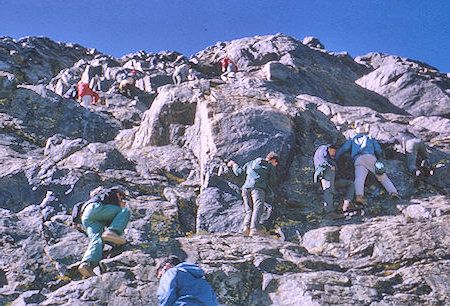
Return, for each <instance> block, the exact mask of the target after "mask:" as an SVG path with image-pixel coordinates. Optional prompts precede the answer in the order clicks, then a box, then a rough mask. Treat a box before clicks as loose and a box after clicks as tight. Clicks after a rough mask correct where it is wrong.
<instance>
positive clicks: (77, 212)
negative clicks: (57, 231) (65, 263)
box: [71, 202, 86, 225]
mask: <svg viewBox="0 0 450 306" xmlns="http://www.w3.org/2000/svg"><path fill="white" fill-rule="evenodd" d="M85 203H86V202H78V203H77V204H75V205H74V206H73V208H72V219H71V222H72V225H76V224H81V215H82V214H83V210H84V207H86V206H85V205H84V204H85Z"/></svg>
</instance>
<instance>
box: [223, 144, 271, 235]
mask: <svg viewBox="0 0 450 306" xmlns="http://www.w3.org/2000/svg"><path fill="white" fill-rule="evenodd" d="M278 161H279V158H278V155H277V154H276V153H275V152H270V153H269V154H267V156H266V158H265V159H263V158H261V157H259V158H257V159H255V160H252V161H249V162H247V163H246V164H245V165H244V166H242V167H240V166H239V165H238V164H237V163H236V162H234V161H232V160H230V161H229V162H228V164H227V166H228V167H231V168H232V169H233V172H234V174H235V175H236V176H240V175H241V174H243V173H245V174H246V177H245V183H244V185H243V186H242V200H243V202H244V208H245V218H244V229H243V234H244V236H264V234H263V233H262V232H261V225H260V222H259V221H260V218H261V214H262V212H263V207H264V199H265V194H266V193H267V192H269V191H270V189H272V190H273V189H274V188H275V187H276V184H277V175H276V169H275V167H277V166H278Z"/></svg>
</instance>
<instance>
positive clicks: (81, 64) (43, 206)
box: [0, 34, 450, 306]
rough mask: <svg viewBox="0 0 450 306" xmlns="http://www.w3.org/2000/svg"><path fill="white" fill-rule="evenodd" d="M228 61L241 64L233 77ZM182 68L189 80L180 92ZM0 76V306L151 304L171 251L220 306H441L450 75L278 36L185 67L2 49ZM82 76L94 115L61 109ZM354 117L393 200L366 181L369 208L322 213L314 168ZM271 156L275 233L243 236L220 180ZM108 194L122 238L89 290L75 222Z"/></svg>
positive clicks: (73, 48) (271, 227)
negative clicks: (401, 138) (425, 167)
mask: <svg viewBox="0 0 450 306" xmlns="http://www.w3.org/2000/svg"><path fill="white" fill-rule="evenodd" d="M224 57H228V58H231V59H232V60H234V61H235V62H236V64H237V66H238V67H239V71H238V72H237V74H236V78H235V79H234V80H232V81H228V82H224V81H222V80H221V79H220V78H219V76H220V65H219V64H218V63H219V61H220V60H221V59H222V58H224ZM189 60H190V61H191V62H192V63H194V64H195V69H196V70H197V71H198V72H199V76H200V77H199V79H198V80H195V81H187V82H184V83H182V84H181V85H178V86H177V85H173V84H172V79H171V75H172V73H173V71H174V69H175V67H176V66H177V65H179V64H180V63H183V62H184V63H187V62H188V61H189ZM124 69H128V70H131V69H135V70H138V71H139V78H138V80H137V81H136V87H137V94H136V95H135V96H134V97H132V98H127V97H125V96H122V95H120V94H119V93H117V89H118V86H119V84H118V81H117V76H118V74H119V73H120V72H121V71H123V70H124ZM0 71H1V74H0V152H1V154H0V209H1V214H0V233H1V235H0V246H1V248H0V304H2V305H154V304H157V299H156V296H155V293H156V289H157V286H158V280H157V279H156V278H155V276H154V272H155V259H156V258H158V257H161V256H164V255H167V254H168V253H171V252H174V253H176V254H179V255H180V256H183V255H184V257H186V258H187V260H188V261H192V262H197V263H198V264H199V265H200V266H201V267H202V268H203V269H204V270H205V272H206V274H207V275H206V278H207V280H208V281H209V282H210V284H211V285H212V287H213V288H214V290H215V291H216V293H217V296H218V300H219V302H220V303H221V304H229V305H336V304H344V305H380V306H381V305H447V304H448V303H449V296H450V255H449V254H450V226H449V225H450V205H449V204H450V201H449V198H448V195H449V191H450V189H449V188H450V180H449V179H448V177H449V174H450V172H449V169H450V168H449V166H450V164H449V156H450V155H449V154H450V78H449V75H448V74H445V73H441V72H439V71H438V70H437V69H436V68H433V67H431V66H429V65H427V64H425V63H422V62H420V61H416V60H411V59H407V58H401V57H398V56H391V55H387V54H382V53H370V54H368V55H365V56H358V57H356V58H352V57H351V56H350V55H349V54H348V53H346V52H342V53H335V52H330V51H327V50H326V49H325V47H324V45H323V44H322V43H321V42H320V41H319V40H318V39H316V38H312V37H308V38H305V39H304V40H303V41H299V40H297V39H295V38H293V37H289V36H285V35H282V34H276V35H270V36H256V37H252V38H243V39H238V40H234V41H231V42H218V43H216V44H215V45H213V46H210V47H208V48H206V49H205V50H203V51H200V52H198V53H197V54H195V55H194V56H192V57H191V59H188V58H186V57H185V56H184V55H182V54H180V53H178V52H171V51H164V52H159V53H147V52H144V51H141V52H138V53H134V54H129V55H126V56H124V57H122V58H114V57H111V56H109V55H106V54H103V53H101V52H98V51H97V50H95V49H87V48H84V47H82V46H80V45H77V44H67V43H57V42H53V41H51V40H50V39H48V38H45V37H27V38H22V39H20V40H14V39H12V38H10V37H3V38H0ZM80 79H82V80H85V81H92V80H95V82H96V83H95V85H96V86H97V87H96V88H97V92H98V93H99V94H100V97H101V99H102V101H104V103H103V104H96V105H90V106H89V108H83V107H82V106H81V105H79V104H78V103H77V102H76V101H74V100H72V99H66V98H63V96H62V95H63V94H64V93H65V92H66V91H67V90H68V89H69V88H70V87H71V86H72V85H73V84H76V83H77V82H78V81H79V80H80ZM359 123H365V124H369V125H370V128H371V129H370V132H371V134H372V135H373V136H374V137H375V138H377V139H378V140H379V142H380V143H381V145H382V146H383V148H384V149H385V151H386V165H387V167H388V175H389V177H390V178H391V179H392V181H393V182H394V184H395V185H396V187H397V189H398V190H399V193H400V194H401V196H402V199H401V200H398V201H394V200H392V199H391V198H390V197H389V196H388V195H386V194H385V192H384V189H383V188H382V187H381V185H379V183H378V182H377V181H376V180H375V179H374V178H373V177H369V179H368V181H367V183H366V195H367V199H368V202H369V204H368V206H367V207H366V209H365V214H364V215H362V216H354V217H352V218H350V219H329V218H326V217H325V216H324V215H323V214H322V213H321V205H320V203H321V197H322V196H321V193H320V192H317V188H316V186H315V185H314V184H313V182H312V177H313V173H314V169H313V168H314V167H313V164H312V156H313V154H314V151H315V149H316V148H317V147H318V146H319V145H322V144H325V143H330V142H337V143H338V144H342V143H343V142H344V141H345V137H349V136H352V135H353V133H354V132H353V127H355V125H356V124H359ZM402 131H409V132H410V133H412V134H414V135H415V136H416V137H419V138H421V139H422V140H423V141H424V142H425V144H426V145H427V146H428V148H429V150H430V152H431V154H430V159H431V162H432V164H433V165H434V166H435V167H436V169H435V170H436V173H435V175H434V176H432V177H429V178H426V179H424V181H422V182H420V184H417V182H414V179H413V178H412V177H411V176H410V174H409V173H408V171H407V169H406V167H405V163H404V161H403V158H404V157H403V156H402V155H401V154H398V153H396V152H395V151H393V150H391V149H390V148H391V146H390V145H389V144H388V141H389V140H391V139H392V138H393V137H394V136H396V135H397V134H398V133H400V132H402ZM272 150H273V151H277V152H279V154H280V157H281V162H280V167H279V169H278V174H279V177H280V187H279V194H280V197H279V198H278V199H277V200H276V201H274V202H273V203H272V204H273V207H274V212H273V213H272V217H271V218H270V219H269V220H268V221H267V222H266V224H265V226H266V229H267V231H266V232H267V233H268V234H270V235H271V238H263V237H261V238H260V237H257V238H255V237H244V236H242V235H241V234H239V232H240V230H241V223H242V219H243V206H242V200H241V197H240V193H239V182H236V181H228V180H225V179H224V178H223V177H218V176H217V169H218V167H219V166H220V164H221V162H222V159H233V160H235V161H236V162H238V163H240V164H242V163H244V162H245V161H248V160H250V159H253V158H256V157H259V156H263V155H265V154H267V152H269V151H272ZM351 174H352V173H351V171H350V176H351ZM415 183H416V184H415ZM115 185H121V186H123V187H124V188H125V189H126V190H127V192H128V196H127V198H126V204H127V206H128V207H129V208H130V209H131V211H132V217H131V220H130V223H129V224H128V227H127V229H126V230H125V234H124V235H125V238H126V239H127V240H128V241H129V243H128V244H126V245H124V246H123V247H122V248H120V249H111V248H108V247H107V249H106V250H105V256H104V257H105V258H104V259H103V260H102V264H101V268H102V269H101V270H102V271H97V272H98V273H100V272H101V274H100V276H98V277H91V278H89V279H86V280H82V279H81V277H80V275H79V274H78V273H77V270H76V263H77V261H78V260H80V259H81V256H82V254H83V252H84V250H85V249H86V246H87V243H88V239H87V237H86V236H84V235H83V234H82V233H80V232H78V231H76V230H75V229H74V228H72V227H71V226H70V225H69V219H70V217H69V212H70V210H71V209H72V207H73V205H74V204H76V203H77V202H79V201H85V200H87V199H88V198H89V192H90V191H91V190H93V189H94V188H96V187H98V186H106V187H111V186H115ZM337 200H340V198H339V197H338V199H337Z"/></svg>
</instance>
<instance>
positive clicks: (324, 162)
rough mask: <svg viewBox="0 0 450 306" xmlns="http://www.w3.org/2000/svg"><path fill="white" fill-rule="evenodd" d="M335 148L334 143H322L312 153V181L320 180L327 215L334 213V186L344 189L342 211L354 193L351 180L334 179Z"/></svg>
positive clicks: (347, 206) (345, 209)
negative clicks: (313, 171) (313, 170)
mask: <svg viewBox="0 0 450 306" xmlns="http://www.w3.org/2000/svg"><path fill="white" fill-rule="evenodd" d="M336 151H337V148H336V147H335V146H334V145H329V144H327V145H322V146H320V147H318V148H317V150H316V152H315V153H314V168H315V170H316V171H315V173H314V182H317V181H318V180H320V184H321V187H322V190H323V205H324V208H325V212H326V213H327V214H328V215H331V214H333V213H334V210H335V207H334V202H333V200H334V199H333V198H334V193H335V191H336V190H335V188H336V187H337V188H344V189H345V190H346V193H345V196H344V203H343V205H342V211H343V212H347V211H348V208H349V206H350V203H351V201H352V199H353V196H354V194H355V185H354V183H353V181H350V180H346V179H336V172H337V163H336V160H335V155H336Z"/></svg>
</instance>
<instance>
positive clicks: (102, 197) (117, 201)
mask: <svg viewBox="0 0 450 306" xmlns="http://www.w3.org/2000/svg"><path fill="white" fill-rule="evenodd" d="M123 196H124V192H123V191H122V190H121V189H120V188H119V187H113V188H110V189H106V190H103V191H101V192H100V193H99V194H97V195H96V196H94V197H93V198H91V199H90V200H89V201H87V202H86V204H85V205H83V206H85V207H83V208H82V211H83V212H82V216H81V223H82V225H83V228H84V230H85V232H86V233H87V235H88V237H89V246H88V248H87V250H86V252H85V253H84V256H83V259H82V260H81V264H80V265H79V266H78V271H79V272H80V273H81V275H83V277H85V278H88V277H91V276H95V275H96V274H95V273H94V271H93V269H94V268H95V267H96V266H97V265H98V263H99V262H100V260H101V259H102V255H103V242H104V241H106V242H110V243H113V244H116V245H122V244H125V243H126V240H125V238H123V237H120V235H122V233H123V230H124V229H125V227H126V226H127V224H128V220H129V219H130V211H129V210H128V209H127V208H126V207H125V204H124V202H123V200H122V198H123ZM105 226H107V229H106V231H104V230H105Z"/></svg>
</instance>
